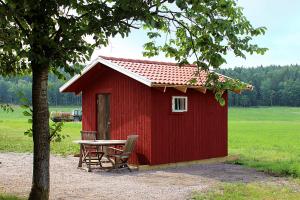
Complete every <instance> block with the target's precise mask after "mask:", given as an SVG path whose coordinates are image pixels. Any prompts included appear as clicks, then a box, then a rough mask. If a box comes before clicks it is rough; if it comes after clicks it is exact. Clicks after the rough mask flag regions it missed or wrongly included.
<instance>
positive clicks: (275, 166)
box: [229, 107, 300, 177]
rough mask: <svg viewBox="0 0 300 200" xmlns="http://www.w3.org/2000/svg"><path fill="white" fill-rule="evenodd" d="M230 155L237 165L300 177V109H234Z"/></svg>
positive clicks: (230, 116)
mask: <svg viewBox="0 0 300 200" xmlns="http://www.w3.org/2000/svg"><path fill="white" fill-rule="evenodd" d="M229 153H230V154H239V155H240V156H241V157H240V159H239V160H238V161H237V162H236V163H237V164H243V165H247V166H250V167H255V168H257V169H259V170H263V171H266V172H269V173H274V174H277V175H288V176H294V177H300V108H288V107H273V108H247V109H242V108H231V109H230V110H229Z"/></svg>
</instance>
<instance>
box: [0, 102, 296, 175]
mask: <svg viewBox="0 0 300 200" xmlns="http://www.w3.org/2000/svg"><path fill="white" fill-rule="evenodd" d="M73 108H74V107H55V108H51V109H50V110H51V111H52V110H58V111H71V110H72V109H73ZM29 127H30V124H28V123H27V119H26V117H24V116H23V115H22V113H21V109H20V108H17V107H16V108H15V112H13V113H5V112H3V111H0V151H2V152H3V151H13V152H31V151H32V138H30V137H28V136H24V134H23V132H24V131H25V130H26V129H27V128H29ZM80 129H81V123H78V122H68V123H65V125H64V127H63V133H64V134H68V135H70V138H67V139H65V140H64V141H63V142H60V143H53V144H52V146H51V151H52V153H56V154H64V155H65V154H73V153H76V152H78V151H79V146H78V145H77V144H73V143H72V140H75V139H79V138H80V133H79V131H80ZM229 153H230V154H239V155H240V159H239V160H238V161H236V163H237V164H243V165H247V166H250V167H255V168H257V169H259V170H263V171H267V172H270V173H274V174H279V175H288V176H294V177H300V108H290V107H272V108H230V109H229Z"/></svg>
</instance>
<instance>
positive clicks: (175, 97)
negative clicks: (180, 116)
mask: <svg viewBox="0 0 300 200" xmlns="http://www.w3.org/2000/svg"><path fill="white" fill-rule="evenodd" d="M175 99H184V100H185V109H184V110H176V109H175ZM187 111H188V98H187V96H172V112H187Z"/></svg>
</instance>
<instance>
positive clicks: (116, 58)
mask: <svg viewBox="0 0 300 200" xmlns="http://www.w3.org/2000/svg"><path fill="white" fill-rule="evenodd" d="M99 57H101V58H103V59H105V60H115V61H123V62H135V63H145V64H158V65H173V66H177V65H178V63H175V62H161V61H154V60H141V59H130V58H119V57H110V56H99ZM184 67H196V65H194V64H189V65H185V66H184Z"/></svg>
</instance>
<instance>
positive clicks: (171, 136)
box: [74, 64, 227, 165]
mask: <svg viewBox="0 0 300 200" xmlns="http://www.w3.org/2000/svg"><path fill="white" fill-rule="evenodd" d="M78 84H80V88H84V89H83V91H82V109H83V110H82V111H83V118H82V123H83V130H97V124H96V122H97V113H96V112H97V109H96V96H97V94H99V93H109V94H110V117H111V128H110V133H111V138H112V139H126V137H127V135H129V134H132V133H137V134H138V135H139V139H138V143H137V147H136V151H135V152H136V153H135V155H134V157H133V158H132V160H131V162H133V163H136V164H151V165H154V164H162V163H173V162H181V161H189V160H200V159H206V158H212V157H221V156H226V155H227V105H226V106H224V107H221V106H220V105H219V104H218V103H217V102H216V100H215V99H214V95H213V93H211V92H207V93H206V94H202V93H201V92H198V91H196V90H193V89H188V90H187V93H186V94H185V93H182V92H179V91H177V90H175V89H172V88H168V89H167V90H166V92H165V93H163V92H162V91H160V90H158V89H155V88H150V87H148V86H146V85H144V84H142V83H139V82H138V81H135V80H133V79H131V78H129V77H127V76H125V75H122V74H121V73H119V72H116V71H114V70H113V69H110V68H108V67H105V66H102V65H100V64H99V65H97V66H96V67H95V68H94V69H93V71H92V72H89V73H87V74H85V75H84V78H83V79H81V80H80V83H78ZM74 87H75V86H74ZM76 87H77V86H76ZM172 96H187V97H188V111H187V112H184V113H172V102H171V101H172ZM224 96H225V98H226V102H227V94H225V95H224Z"/></svg>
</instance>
